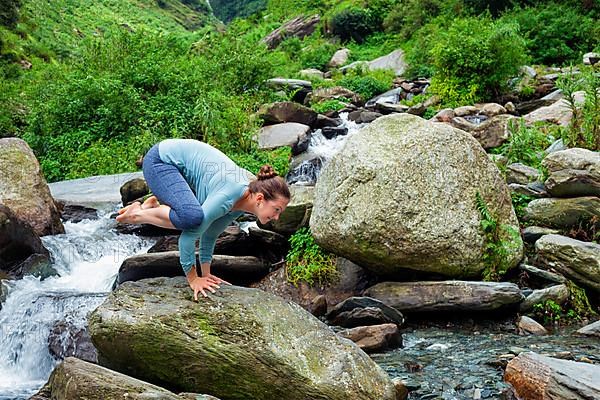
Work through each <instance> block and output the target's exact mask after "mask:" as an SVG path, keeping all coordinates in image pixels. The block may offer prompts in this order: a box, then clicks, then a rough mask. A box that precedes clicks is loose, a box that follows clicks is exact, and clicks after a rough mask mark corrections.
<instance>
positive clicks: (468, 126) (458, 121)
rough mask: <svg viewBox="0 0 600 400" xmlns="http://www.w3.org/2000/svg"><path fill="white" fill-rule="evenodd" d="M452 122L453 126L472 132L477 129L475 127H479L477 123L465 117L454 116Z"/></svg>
mask: <svg viewBox="0 0 600 400" xmlns="http://www.w3.org/2000/svg"><path fill="white" fill-rule="evenodd" d="M450 123H451V124H452V126H453V127H455V128H458V129H461V130H463V131H465V132H472V131H474V130H475V128H477V125H476V124H474V123H473V122H470V121H468V120H466V119H465V118H463V117H454V118H452V121H451V122H450Z"/></svg>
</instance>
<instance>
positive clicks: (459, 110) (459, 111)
mask: <svg viewBox="0 0 600 400" xmlns="http://www.w3.org/2000/svg"><path fill="white" fill-rule="evenodd" d="M478 112H479V109H478V108H477V107H475V106H462V107H456V108H455V109H454V115H456V116H457V117H464V116H465V115H473V114H477V113H478Z"/></svg>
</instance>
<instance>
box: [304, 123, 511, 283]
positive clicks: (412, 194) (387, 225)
mask: <svg viewBox="0 0 600 400" xmlns="http://www.w3.org/2000/svg"><path fill="white" fill-rule="evenodd" d="M375 160H377V162H375ZM442 160H443V161H442ZM467 176H468V177H469V179H466V178H465V177H467ZM477 192H479V193H483V194H484V197H485V199H484V200H485V202H486V203H487V205H488V207H489V208H490V210H491V212H492V213H493V214H494V215H496V216H497V218H498V221H499V223H500V224H502V225H507V226H512V227H513V228H512V229H514V230H515V231H518V221H517V218H516V216H515V214H514V210H513V208H512V203H511V200H510V195H509V192H508V188H507V187H506V184H505V182H504V179H503V178H502V177H501V176H500V174H499V172H498V169H497V168H496V166H495V165H494V164H493V163H492V162H491V161H490V159H489V157H488V156H487V154H486V153H485V151H483V149H482V148H481V146H480V145H479V143H477V141H476V140H475V139H474V138H473V137H472V136H471V135H469V134H467V133H465V132H462V131H460V130H457V129H454V128H452V127H450V126H448V125H446V124H439V123H433V122H429V121H426V120H424V119H422V118H419V117H416V116H413V115H408V114H392V115H388V116H384V117H381V118H378V119H377V120H376V121H375V122H373V123H371V124H369V125H368V126H366V127H364V128H363V129H361V130H360V131H358V132H357V133H355V134H354V135H352V136H351V137H349V138H348V140H347V141H346V144H345V146H344V147H343V149H342V150H341V151H339V152H338V153H337V154H336V155H334V156H333V158H332V159H331V160H330V161H329V162H328V163H327V164H326V165H325V166H324V167H323V169H322V170H321V175H320V177H319V180H318V182H317V184H316V186H315V199H314V207H313V212H312V215H311V219H310V226H311V231H312V233H313V235H314V236H315V238H316V240H317V242H318V243H319V245H321V246H322V247H324V248H325V249H327V250H329V251H331V252H333V253H335V254H338V255H340V256H342V257H344V258H347V259H350V260H352V261H354V262H356V263H358V264H359V265H361V266H364V267H365V268H368V269H370V270H371V272H373V273H375V274H378V275H386V276H392V277H393V276H394V275H396V274H398V273H400V272H401V271H405V270H406V269H410V270H416V271H424V272H430V273H437V274H441V275H443V276H451V277H455V276H456V277H458V276H461V277H464V276H470V277H477V276H479V275H480V274H481V272H482V271H483V270H484V269H485V265H484V263H483V261H482V254H483V242H484V240H483V237H482V233H481V228H480V226H479V219H480V218H481V217H480V213H479V211H478V210H477V208H476V207H475V196H476V193H477ZM509 236H510V237H509ZM505 241H506V243H509V244H510V245H509V247H507V251H508V259H509V260H510V261H509V264H511V265H514V266H516V265H517V263H518V261H519V260H520V259H521V256H522V242H521V239H520V237H519V236H516V235H508V234H507V235H506V237H505Z"/></svg>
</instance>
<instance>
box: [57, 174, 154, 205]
mask: <svg viewBox="0 0 600 400" xmlns="http://www.w3.org/2000/svg"><path fill="white" fill-rule="evenodd" d="M143 177H144V176H143V174H142V173H141V172H127V173H124V174H116V175H100V176H90V177H88V178H81V179H72V180H68V181H61V182H54V183H50V184H49V185H48V186H50V193H52V197H54V199H55V200H58V201H62V202H64V203H68V204H79V205H88V206H92V207H93V206H94V205H98V204H103V203H119V202H120V201H121V193H120V191H119V190H120V188H121V186H123V184H124V183H126V182H128V181H130V180H132V179H135V178H143Z"/></svg>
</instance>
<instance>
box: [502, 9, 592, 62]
mask: <svg viewBox="0 0 600 400" xmlns="http://www.w3.org/2000/svg"><path fill="white" fill-rule="evenodd" d="M597 17H598V15H596V16H595V17H594V15H593V14H589V13H588V12H586V11H583V10H582V9H580V8H576V7H574V6H570V5H568V4H560V3H556V2H550V3H539V5H537V6H535V7H530V8H524V9H520V8H516V9H514V10H513V11H511V12H508V13H507V14H506V15H505V16H504V17H503V18H502V20H503V21H510V22H511V23H512V22H514V23H517V24H518V25H519V27H520V32H521V34H522V35H523V37H524V38H525V39H526V46H527V50H528V51H529V54H530V55H531V59H532V62H533V63H536V64H546V65H552V64H556V65H563V64H565V63H570V62H580V61H581V56H582V55H583V54H584V53H586V52H588V51H591V49H593V48H594V47H595V46H598V45H599V44H600V24H598V19H597Z"/></svg>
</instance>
